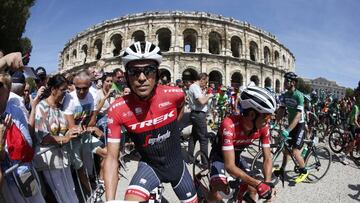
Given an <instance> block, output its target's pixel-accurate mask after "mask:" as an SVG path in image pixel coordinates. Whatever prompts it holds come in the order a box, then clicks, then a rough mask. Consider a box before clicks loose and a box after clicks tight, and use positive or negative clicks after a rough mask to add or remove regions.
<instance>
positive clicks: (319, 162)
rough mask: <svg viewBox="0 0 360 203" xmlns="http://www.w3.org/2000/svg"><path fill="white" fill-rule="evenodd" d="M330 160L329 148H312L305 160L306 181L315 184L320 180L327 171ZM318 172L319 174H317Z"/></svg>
mask: <svg viewBox="0 0 360 203" xmlns="http://www.w3.org/2000/svg"><path fill="white" fill-rule="evenodd" d="M331 160H332V158H331V151H330V149H329V148H327V147H325V146H314V147H313V148H312V149H311V151H310V153H309V154H308V155H307V156H306V159H305V167H306V169H307V170H308V172H309V175H308V177H307V180H308V181H309V182H311V183H315V182H317V181H319V180H320V179H322V178H323V177H324V176H325V175H326V174H327V172H328V171H329V168H330V165H331ZM321 169H322V170H321ZM320 170H321V172H319V171H320Z"/></svg>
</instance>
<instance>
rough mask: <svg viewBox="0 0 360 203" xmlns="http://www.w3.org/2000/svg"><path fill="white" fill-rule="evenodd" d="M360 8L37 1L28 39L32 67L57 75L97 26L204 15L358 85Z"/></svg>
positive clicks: (250, 1)
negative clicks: (161, 14) (68, 51)
mask: <svg viewBox="0 0 360 203" xmlns="http://www.w3.org/2000/svg"><path fill="white" fill-rule="evenodd" d="M359 8H360V1H359V0H271V1H268V0H208V1H204V0H179V1H169V0H168V1H165V0H153V1H151V0H132V1H130V0H104V1H100V0H97V1H95V0H61V1H60V0H37V1H36V4H35V6H33V7H32V8H31V16H30V18H29V20H28V22H27V25H26V32H25V33H24V36H27V37H29V38H30V39H31V41H32V44H33V51H32V55H31V61H30V64H29V65H30V66H34V67H37V66H44V67H45V68H46V69H47V70H48V71H49V72H55V71H56V70H57V65H58V55H59V52H60V51H61V50H62V48H63V47H64V45H65V43H66V42H67V41H68V40H69V39H70V38H72V37H73V36H75V35H76V34H77V33H79V32H81V31H83V30H85V29H86V28H88V27H90V26H92V25H94V24H96V23H100V22H102V21H104V20H108V19H112V18H115V17H120V16H124V15H127V14H131V13H138V12H144V11H167V10H183V11H205V12H211V13H214V14H221V15H223V16H225V17H233V18H235V19H237V20H241V21H247V22H249V23H250V24H252V25H254V26H256V27H259V28H261V29H263V30H266V31H269V32H271V33H272V34H274V35H275V36H276V37H277V38H278V40H279V41H280V42H281V43H282V44H284V45H285V46H286V47H288V48H289V49H290V51H291V52H292V53H293V54H294V55H295V57H296V73H298V74H299V75H300V76H302V77H306V78H316V77H320V76H322V77H325V78H327V79H330V80H335V81H337V83H338V84H340V85H343V86H346V87H356V86H357V82H358V81H359V80H360V77H359V76H360V24H359V22H360V12H359Z"/></svg>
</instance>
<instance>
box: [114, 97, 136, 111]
mask: <svg viewBox="0 0 360 203" xmlns="http://www.w3.org/2000/svg"><path fill="white" fill-rule="evenodd" d="M131 98H132V97H131V95H125V96H121V97H119V98H117V99H115V101H113V102H112V103H111V104H110V107H109V112H111V111H114V110H118V109H122V108H126V107H127V105H134V104H135V103H134V101H132V99H131Z"/></svg>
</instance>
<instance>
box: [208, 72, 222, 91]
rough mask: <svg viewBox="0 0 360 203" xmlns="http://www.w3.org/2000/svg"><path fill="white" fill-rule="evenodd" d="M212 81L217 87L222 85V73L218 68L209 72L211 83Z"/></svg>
mask: <svg viewBox="0 0 360 203" xmlns="http://www.w3.org/2000/svg"><path fill="white" fill-rule="evenodd" d="M210 83H213V84H215V86H216V87H217V86H219V85H222V84H223V83H222V74H221V73H220V72H219V71H217V70H213V71H211V72H210V73H209V84H210Z"/></svg>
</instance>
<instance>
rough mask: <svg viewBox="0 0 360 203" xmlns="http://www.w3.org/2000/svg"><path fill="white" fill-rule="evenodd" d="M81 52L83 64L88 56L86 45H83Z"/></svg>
mask: <svg viewBox="0 0 360 203" xmlns="http://www.w3.org/2000/svg"><path fill="white" fill-rule="evenodd" d="M81 51H82V52H83V54H84V63H85V62H86V58H87V55H88V46H87V45H86V44H84V45H83V46H82V47H81Z"/></svg>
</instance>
